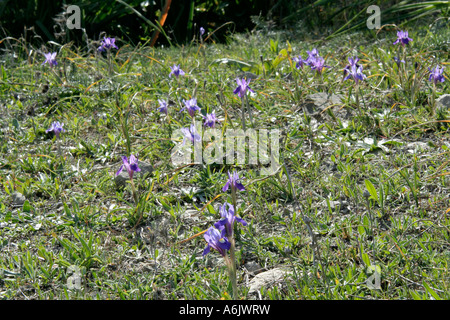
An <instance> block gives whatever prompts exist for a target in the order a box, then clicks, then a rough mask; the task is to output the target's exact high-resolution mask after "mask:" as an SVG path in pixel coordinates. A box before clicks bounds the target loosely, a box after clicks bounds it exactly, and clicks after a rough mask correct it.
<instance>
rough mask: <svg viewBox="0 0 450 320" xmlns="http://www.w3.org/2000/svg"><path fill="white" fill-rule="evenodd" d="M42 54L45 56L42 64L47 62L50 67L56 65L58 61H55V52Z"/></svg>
mask: <svg viewBox="0 0 450 320" xmlns="http://www.w3.org/2000/svg"><path fill="white" fill-rule="evenodd" d="M44 56H45V61H44V62H42V64H44V63H48V64H49V65H50V67H53V66H56V65H58V62H56V52H51V53H50V52H49V53H44Z"/></svg>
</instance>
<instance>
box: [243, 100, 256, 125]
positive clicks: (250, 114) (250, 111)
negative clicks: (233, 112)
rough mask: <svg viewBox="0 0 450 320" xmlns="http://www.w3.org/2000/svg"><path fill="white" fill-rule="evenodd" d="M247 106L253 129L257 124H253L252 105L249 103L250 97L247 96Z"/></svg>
mask: <svg viewBox="0 0 450 320" xmlns="http://www.w3.org/2000/svg"><path fill="white" fill-rule="evenodd" d="M245 104H246V106H247V112H248V115H249V117H250V122H251V124H252V128H254V127H255V124H254V123H253V115H252V110H251V108H250V104H249V103H248V96H247V95H245Z"/></svg>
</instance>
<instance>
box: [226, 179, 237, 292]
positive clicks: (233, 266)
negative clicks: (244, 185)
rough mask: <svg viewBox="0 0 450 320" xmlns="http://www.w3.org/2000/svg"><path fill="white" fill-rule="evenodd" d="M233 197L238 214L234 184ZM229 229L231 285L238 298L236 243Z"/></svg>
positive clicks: (235, 210) (232, 232) (232, 188)
mask: <svg viewBox="0 0 450 320" xmlns="http://www.w3.org/2000/svg"><path fill="white" fill-rule="evenodd" d="M231 198H232V201H233V208H234V214H237V205H236V188H235V187H234V186H232V187H231ZM230 229H231V230H228V234H229V236H228V241H229V242H230V244H231V246H230V263H229V268H228V271H229V275H230V281H231V286H232V287H233V299H237V296H238V292H237V280H236V243H235V241H234V230H233V228H230Z"/></svg>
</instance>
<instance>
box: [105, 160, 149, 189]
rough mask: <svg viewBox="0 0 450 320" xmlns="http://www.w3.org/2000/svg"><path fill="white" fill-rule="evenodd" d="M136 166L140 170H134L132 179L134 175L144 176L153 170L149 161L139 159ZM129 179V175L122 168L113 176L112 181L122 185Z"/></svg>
mask: <svg viewBox="0 0 450 320" xmlns="http://www.w3.org/2000/svg"><path fill="white" fill-rule="evenodd" d="M138 166H139V169H141V171H139V172H135V173H134V176H133V179H134V177H139V176H144V175H146V174H147V173H148V174H151V173H152V172H153V166H152V165H151V164H149V163H146V162H142V161H139V163H138ZM129 179H130V177H129V176H128V172H127V171H126V170H123V171H122V172H121V173H120V174H119V175H117V176H114V182H115V183H116V185H117V186H124V185H125V184H126V182H127V181H128V180H129Z"/></svg>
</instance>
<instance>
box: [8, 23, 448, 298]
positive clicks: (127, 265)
mask: <svg viewBox="0 0 450 320" xmlns="http://www.w3.org/2000/svg"><path fill="white" fill-rule="evenodd" d="M441 22H442V21H441ZM449 30H450V28H448V24H447V25H445V23H444V25H442V23H433V24H431V25H430V26H426V27H417V28H415V29H411V28H409V29H408V31H409V37H411V38H412V39H413V41H412V42H409V43H407V44H406V45H401V44H400V43H397V44H394V42H395V40H396V39H397V31H398V29H396V28H394V27H390V28H387V27H386V28H383V29H382V30H381V31H380V32H379V33H378V34H376V33H375V32H373V33H371V34H367V33H365V34H361V33H354V34H352V35H345V36H340V37H336V38H332V39H329V40H327V41H313V40H311V41H299V40H296V38H295V37H291V36H290V35H289V34H287V33H276V32H264V31H261V32H254V33H252V34H237V35H233V36H232V37H231V38H230V40H229V42H228V43H227V44H214V43H212V42H211V41H209V39H208V38H207V36H208V35H204V38H205V39H202V41H200V39H199V38H197V39H196V41H193V42H192V43H191V44H189V45H185V46H179V47H171V48H150V47H148V46H138V47H132V46H130V45H127V44H126V43H125V42H123V41H122V40H121V39H116V45H117V47H118V48H117V49H115V48H111V49H109V50H106V52H103V53H101V52H99V51H98V50H97V48H98V46H99V45H100V44H99V43H96V42H94V41H90V40H87V45H86V47H84V48H74V47H73V46H71V45H70V44H60V45H58V44H56V43H49V44H47V46H42V47H41V48H32V47H31V45H30V44H28V43H26V42H25V41H23V40H21V39H12V38H6V39H3V40H2V45H3V46H4V48H5V50H4V51H3V53H2V55H1V70H0V71H1V74H0V77H1V79H0V94H1V100H0V127H1V132H0V183H1V188H0V297H1V298H2V299H11V300H13V299H14V300H18V299H167V300H178V299H195V300H197V299H229V298H230V297H231V292H232V285H231V283H230V282H229V279H228V274H227V270H226V266H225V264H224V259H223V258H222V256H221V255H220V254H219V253H218V252H217V251H216V250H211V251H210V253H208V254H207V255H205V256H203V250H204V249H205V247H206V241H205V239H204V236H203V234H200V235H198V234H199V233H201V232H203V231H204V230H206V229H208V228H209V227H211V226H212V225H213V224H214V222H216V221H217V220H218V219H219V218H220V215H219V206H220V205H222V204H224V203H225V202H226V201H227V202H229V203H231V202H232V197H231V193H230V190H228V191H223V189H222V188H223V186H224V185H225V184H226V182H227V180H228V175H227V172H228V171H230V172H233V171H235V172H237V173H238V174H239V177H240V179H241V180H240V181H241V183H242V185H243V186H244V187H245V190H242V191H238V193H237V204H236V209H237V215H238V216H239V217H241V218H243V219H244V220H245V221H246V222H247V223H248V224H247V225H246V226H243V225H241V224H236V226H235V238H236V261H237V285H238V297H239V299H264V300H271V299H282V300H290V299H449V298H450V294H449V292H450V290H449V270H448V264H449V258H450V250H449V240H448V239H449V233H450V230H449V228H450V210H449V208H450V198H449V194H450V193H449V188H450V176H449V171H448V164H449V162H450V139H449V138H450V131H449V122H450V120H449V112H450V111H449V105H448V102H445V101H444V99H443V98H442V97H443V95H444V93H446V92H447V93H448V92H449V86H450V85H449V83H450V81H449V77H448V65H449V52H450V50H449V45H450V43H449V40H448V39H450V31H449ZM314 48H316V49H317V50H318V55H320V56H321V57H323V58H324V63H325V65H326V66H327V67H324V68H323V69H322V67H320V66H319V67H317V65H315V64H314V63H311V61H312V60H309V61H304V65H303V66H302V67H301V66H300V65H298V67H299V68H297V67H296V66H297V62H298V61H300V60H298V59H297V58H298V57H299V56H301V57H302V58H303V59H305V60H306V58H307V56H308V53H307V51H309V52H310V53H311V54H312V50H313V49H314ZM47 52H57V55H56V58H55V59H56V61H57V65H56V66H52V65H50V64H49V63H44V64H43V62H44V60H45V58H44V55H43V53H47ZM351 57H358V58H359V61H358V62H357V65H356V68H355V69H354V70H353V69H348V70H349V71H350V73H348V72H347V73H346V74H345V73H344V69H345V67H346V66H347V65H349V64H350V61H349V60H348V58H351ZM394 57H396V58H397V59H398V60H395V59H394ZM401 60H403V62H402V61H401ZM317 61H319V60H316V63H318V62H317ZM174 65H179V67H180V68H181V69H182V70H183V71H184V73H185V74H184V75H180V76H179V77H177V76H176V75H175V74H172V75H171V76H170V77H169V74H170V72H171V68H172V67H173V66H174ZM311 66H312V67H314V66H315V67H316V69H312V68H311ZM359 66H361V67H362V73H361V69H359V71H358V67H359ZM436 66H440V67H446V69H445V71H444V73H443V77H444V81H443V82H441V81H438V80H440V78H439V77H438V76H439V75H438V74H437V75H436V77H435V78H436V81H434V78H433V77H432V78H431V79H430V70H433V69H434V68H435V67H436ZM429 68H430V69H429ZM362 74H363V75H364V76H365V77H364V76H362ZM346 75H350V78H349V79H346V80H344V78H345V76H346ZM353 76H354V77H353ZM237 78H238V79H242V78H245V79H247V80H249V79H251V82H250V84H249V87H250V88H251V89H252V90H253V91H254V92H247V93H246V97H247V98H246V99H247V100H246V99H244V100H243V103H242V100H241V98H240V97H239V96H238V95H237V94H235V93H234V90H235V89H236V87H237V83H236V79H237ZM356 79H358V81H356ZM193 97H195V98H196V99H197V105H198V107H199V108H200V109H201V110H200V111H196V112H195V113H194V116H193V117H191V116H190V115H189V113H188V112H186V110H183V111H181V109H182V108H183V107H185V104H184V102H183V101H187V100H189V99H191V98H193ZM439 99H440V100H439ZM159 100H163V101H166V102H167V105H168V113H167V115H166V114H164V113H162V112H160V111H159V110H158V108H159V107H160V103H159ZM438 100H439V101H442V102H441V103H440V102H438ZM246 101H248V105H246ZM243 107H245V108H244V114H245V125H246V128H247V130H249V129H254V130H261V129H267V130H268V131H271V130H272V131H271V132H275V130H279V140H278V141H277V142H278V149H277V150H278V151H279V156H278V159H277V160H278V161H279V162H278V163H279V166H277V169H276V170H274V171H273V172H270V173H269V174H266V175H261V174H260V173H261V168H262V167H264V165H265V164H262V163H256V164H250V163H248V161H247V162H245V163H239V164H236V163H233V162H231V163H229V162H227V163H225V161H224V163H222V164H220V163H210V164H206V163H187V164H183V165H174V163H173V161H172V160H173V158H172V156H173V153H174V147H175V146H176V145H177V143H178V144H179V143H180V141H181V140H182V139H183V138H182V137H181V139H178V141H173V133H174V132H175V131H177V129H181V128H189V126H190V123H192V121H193V119H196V123H200V124H201V125H203V122H204V120H203V118H202V115H203V116H206V115H207V114H211V113H212V112H213V111H214V112H215V115H216V116H217V118H218V119H219V122H217V124H216V128H217V129H219V131H220V132H225V131H226V130H230V129H233V128H236V129H237V128H241V127H242V119H241V117H242V108H243ZM194 111H195V110H194ZM54 121H59V122H60V123H62V124H63V128H64V130H65V131H63V132H61V133H60V134H59V137H56V135H55V134H54V132H51V131H50V132H47V130H48V129H49V128H50V127H51V124H52V123H53V122H54ZM203 127H204V128H207V127H205V126H203ZM204 132H206V129H205V130H204ZM187 137H188V138H189V136H187ZM186 141H187V143H188V144H189V139H186ZM201 145H202V148H203V151H205V150H207V149H208V148H209V147H210V146H211V142H210V141H209V142H208V141H203V143H202V144H201ZM275 147H276V144H275ZM275 147H272V148H271V151H273V150H274V148H275ZM131 154H133V155H138V159H139V163H138V166H140V168H141V172H139V173H136V174H135V175H134V177H133V184H131V183H130V180H129V179H127V177H128V174H127V172H126V170H125V169H124V171H123V173H121V174H120V175H119V177H116V173H117V171H118V170H119V168H120V166H121V165H122V164H123V162H122V158H121V157H122V156H128V157H130V155H131ZM124 175H125V176H124ZM133 190H134V192H133ZM195 235H198V236H195ZM274 270H275V271H277V272H278V273H277V275H279V277H278V278H277V281H272V282H270V281H268V282H266V284H265V285H264V286H259V285H258V284H256V283H255V281H254V280H255V277H257V276H258V275H259V276H260V277H262V276H263V275H264V274H267V273H266V272H267V271H274ZM272 275H273V274H272Z"/></svg>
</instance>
